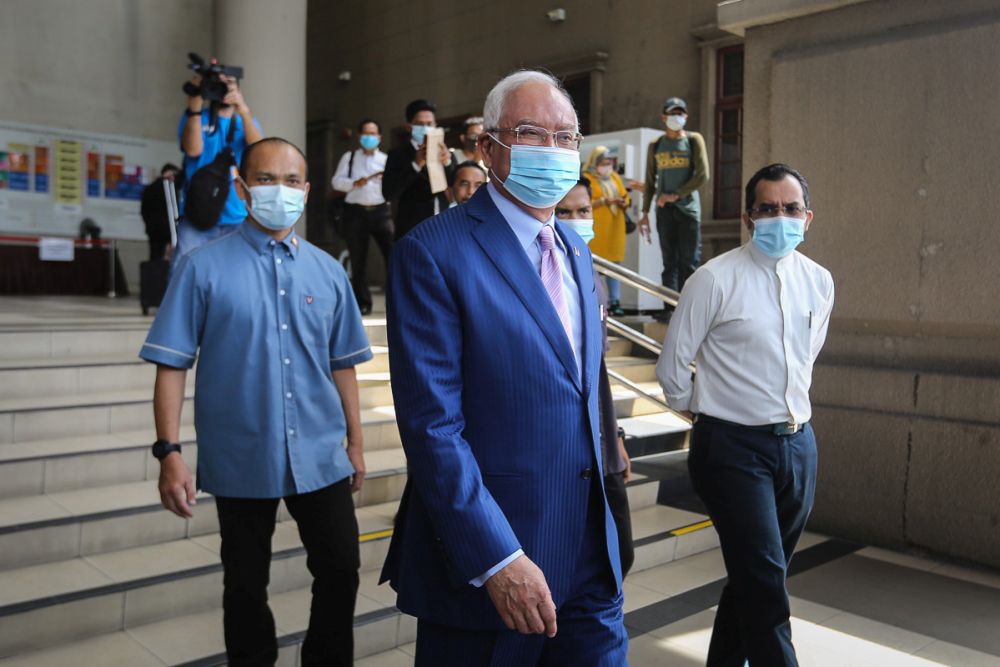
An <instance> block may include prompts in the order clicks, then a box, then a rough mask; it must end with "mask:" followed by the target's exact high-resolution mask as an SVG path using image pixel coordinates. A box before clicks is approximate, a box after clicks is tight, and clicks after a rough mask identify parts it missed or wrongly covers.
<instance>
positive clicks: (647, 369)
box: [604, 356, 656, 382]
mask: <svg viewBox="0 0 1000 667" xmlns="http://www.w3.org/2000/svg"><path fill="white" fill-rule="evenodd" d="M604 359H605V363H606V364H607V367H608V370H611V371H614V372H616V373H618V374H619V375H623V376H625V377H626V378H628V379H629V380H632V381H633V382H656V359H643V358H641V357H629V356H618V357H612V356H605V358H604ZM612 382H613V380H612Z"/></svg>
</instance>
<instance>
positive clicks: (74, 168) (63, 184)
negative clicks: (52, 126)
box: [53, 141, 83, 206]
mask: <svg viewBox="0 0 1000 667" xmlns="http://www.w3.org/2000/svg"><path fill="white" fill-rule="evenodd" d="M53 148H54V150H55V192H54V195H55V197H54V199H55V202H56V203H57V204H70V205H73V206H76V205H78V204H80V199H81V197H80V192H81V190H82V181H81V174H82V172H83V165H82V164H81V163H80V143H79V142H77V141H56V142H54V146H53Z"/></svg>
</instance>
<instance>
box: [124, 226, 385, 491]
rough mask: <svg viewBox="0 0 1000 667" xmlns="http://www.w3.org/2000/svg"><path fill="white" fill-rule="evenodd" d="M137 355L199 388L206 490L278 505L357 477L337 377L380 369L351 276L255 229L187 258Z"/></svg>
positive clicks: (304, 245)
mask: <svg viewBox="0 0 1000 667" xmlns="http://www.w3.org/2000/svg"><path fill="white" fill-rule="evenodd" d="M139 356H140V357H142V358H143V359H145V360H147V361H150V362H153V363H156V364H163V365H166V366H172V367H174V368H191V367H192V366H193V365H194V362H195V359H197V361H198V368H197V375H196V379H195V399H194V402H195V417H194V419H195V430H196V432H197V437H198V474H197V480H198V487H199V488H201V489H204V490H205V491H208V492H209V493H212V494H215V495H218V496H228V497H236V498H279V497H284V496H289V495H295V494H299V493H307V492H309V491H315V490H317V489H321V488H323V487H325V486H329V485H330V484H333V483H335V482H338V481H340V480H342V479H344V478H345V477H347V476H349V475H351V474H352V473H353V472H354V470H353V468H352V466H351V463H350V461H349V460H348V458H347V453H346V451H345V449H344V437H345V435H346V432H347V425H346V419H345V417H344V412H343V407H342V405H341V401H340V396H339V394H338V392H337V388H336V385H335V384H334V383H333V379H332V377H331V371H334V370H339V369H343V368H350V367H352V366H355V365H357V364H360V363H362V362H364V361H367V360H369V359H371V357H372V353H371V349H370V347H369V345H368V338H367V336H366V335H365V330H364V326H363V324H362V322H361V313H360V311H359V310H358V306H357V303H356V302H355V300H354V296H353V293H352V292H351V286H350V282H349V281H348V278H347V274H346V273H345V272H344V270H343V268H342V267H341V266H340V264H338V263H337V262H336V261H334V260H333V258H332V257H330V256H329V255H328V254H327V253H325V252H323V251H322V250H320V249H318V248H316V247H315V246H313V245H312V244H310V243H309V242H308V241H305V240H304V239H300V238H299V237H297V236H296V235H295V234H294V233H292V234H290V235H289V236H288V237H287V238H285V239H284V241H274V240H273V239H271V237H270V236H268V235H267V234H265V233H264V232H262V231H260V230H259V229H257V228H256V227H255V226H254V225H253V224H252V223H251V222H250V221H249V220H246V221H244V222H243V223H242V225H241V226H240V228H239V230H238V232H237V233H235V234H229V235H227V236H223V237H222V238H219V239H216V240H214V241H211V242H209V243H206V244H204V245H203V246H201V247H199V248H197V249H195V250H194V251H192V252H191V253H190V254H188V255H187V256H185V257H183V258H181V260H180V261H179V263H178V266H177V268H176V270H175V272H174V275H173V277H172V278H171V281H170V285H169V287H168V288H167V293H166V295H165V296H164V299H163V303H162V305H161V306H160V309H159V311H158V312H157V314H156V319H155V320H154V322H153V325H152V327H151V328H150V330H149V334H148V336H147V338H146V342H145V343H144V344H143V346H142V350H141V351H140V353H139Z"/></svg>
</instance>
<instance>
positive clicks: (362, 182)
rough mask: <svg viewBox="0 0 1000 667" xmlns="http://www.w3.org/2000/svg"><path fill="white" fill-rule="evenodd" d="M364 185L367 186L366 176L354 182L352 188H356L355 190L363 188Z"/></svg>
mask: <svg viewBox="0 0 1000 667" xmlns="http://www.w3.org/2000/svg"><path fill="white" fill-rule="evenodd" d="M366 185H368V177H367V176H364V177H362V178H359V179H358V180H356V181H354V187H356V188H363V187H365V186H366Z"/></svg>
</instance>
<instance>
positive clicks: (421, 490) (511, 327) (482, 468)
mask: <svg viewBox="0 0 1000 667" xmlns="http://www.w3.org/2000/svg"><path fill="white" fill-rule="evenodd" d="M556 231H557V233H558V234H559V236H560V237H561V239H562V241H563V243H564V244H565V246H566V248H567V250H568V256H569V260H570V262H571V264H572V268H573V274H574V277H575V278H576V282H577V285H578V286H579V288H580V299H581V306H582V308H581V310H582V317H583V337H584V341H583V343H584V344H583V373H582V377H581V373H580V371H579V369H578V367H577V363H576V360H575V357H574V353H573V349H572V347H571V345H570V342H569V340H568V339H567V337H566V334H565V332H564V329H563V327H562V325H561V323H560V321H559V316H558V315H557V314H556V311H555V308H554V307H553V306H552V302H551V301H550V299H549V296H548V294H547V293H546V291H545V287H544V286H543V284H542V281H541V278H540V277H539V275H538V272H537V271H536V270H535V268H534V266H533V265H532V264H531V262H530V260H529V259H528V256H527V254H526V253H525V252H524V249H523V248H522V247H521V245H520V243H519V242H518V240H517V237H516V236H515V235H514V232H513V230H512V229H511V228H510V226H509V225H508V223H507V221H506V220H504V218H503V217H502V216H501V214H500V212H499V211H498V210H497V208H496V206H495V205H494V204H493V201H492V199H491V198H490V196H489V193H488V192H487V189H486V188H480V190H479V191H478V192H477V193H476V194H475V196H473V198H472V199H471V200H470V201H469V202H468V203H467V204H465V205H462V206H458V207H455V208H452V209H449V210H448V211H446V212H444V213H442V214H440V215H438V216H435V217H433V218H431V219H429V220H427V221H425V222H423V223H422V224H420V225H419V226H417V227H416V228H415V229H413V231H411V232H410V233H409V234H408V235H407V236H406V237H404V238H403V239H402V240H401V241H400V242H399V243H398V244H397V245H396V246H394V247H393V251H392V263H391V267H390V270H389V286H388V290H387V311H388V314H387V317H388V336H389V363H390V369H391V373H392V393H393V400H394V402H395V409H396V421H397V423H398V425H399V431H400V435H401V437H402V442H403V448H404V449H405V451H406V457H407V466H408V472H409V478H408V481H407V487H406V490H405V491H404V497H403V499H402V501H401V503H400V511H399V514H398V515H397V518H396V531H395V533H394V534H393V537H392V542H391V544H390V548H389V554H388V556H387V558H386V562H385V566H384V568H383V571H382V581H385V580H389V581H390V582H391V583H392V587H393V588H394V589H395V590H396V591H397V593H398V598H397V606H398V607H399V608H400V609H401V610H402V611H404V612H406V613H408V614H412V615H414V616H417V617H420V618H424V619H427V620H430V621H432V622H436V623H440V624H444V625H450V626H455V627H466V628H480V629H499V628H502V627H504V626H503V623H502V621H501V620H500V616H499V614H497V612H496V610H495V608H494V607H493V604H492V602H491V601H490V599H489V595H488V594H487V592H486V589H485V587H483V588H476V587H474V586H472V585H471V584H469V583H468V582H469V581H470V580H472V579H474V578H476V577H478V576H480V575H482V574H483V573H485V572H486V571H487V570H489V569H490V568H492V567H493V566H495V565H496V564H498V563H499V562H500V561H502V560H503V559H504V558H506V557H507V556H509V555H510V554H512V553H513V552H514V551H516V550H517V549H518V548H521V549H523V550H524V552H525V555H527V556H528V557H529V558H530V559H531V560H532V561H534V562H535V564H537V565H538V566H539V567H540V568H541V570H542V572H543V573H544V574H545V577H546V580H547V582H548V585H549V588H550V590H551V592H552V597H553V599H554V601H555V604H556V607H557V608H558V607H559V606H560V605H561V604H562V603H563V602H564V601H565V600H567V599H569V598H571V597H572V595H573V593H574V591H573V588H572V587H573V583H574V576H573V575H574V570H575V567H576V565H577V562H578V561H579V558H580V554H581V547H582V544H583V538H584V535H585V523H586V520H587V506H588V498H589V495H588V494H589V493H590V486H591V484H603V475H602V473H601V451H600V434H599V430H598V429H599V419H598V410H599V406H598V380H599V376H598V369H599V368H600V363H601V356H602V343H601V323H600V320H599V311H598V305H597V297H596V294H595V291H594V278H593V275H594V273H593V268H592V265H591V257H590V252H589V251H588V249H587V244H586V243H584V242H583V240H582V239H581V238H580V237H579V236H577V235H576V233H574V232H573V231H571V230H570V229H569V228H567V227H565V226H563V225H562V224H561V223H558V222H557V223H556ZM577 253H579V254H577ZM587 471H589V472H587ZM601 499H602V501H603V505H604V512H603V515H604V516H603V526H598V527H597V534H602V535H603V540H602V544H601V545H599V546H598V549H597V550H596V552H597V553H600V554H601V558H602V561H604V562H603V563H602V565H606V566H607V572H608V577H609V583H610V582H611V578H612V577H613V578H614V580H615V582H616V584H617V589H618V590H620V588H621V566H620V563H619V555H618V538H617V532H616V530H615V525H614V520H613V518H612V516H611V512H610V510H609V509H608V506H607V502H606V501H604V494H603V493H602V494H601ZM597 520H598V521H600V516H599V515H598V518H597ZM591 534H592V535H593V534H594V533H593V532H592V533H591ZM592 553H593V551H592ZM604 553H606V554H607V557H606V560H605V558H604V555H603V554H604Z"/></svg>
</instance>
